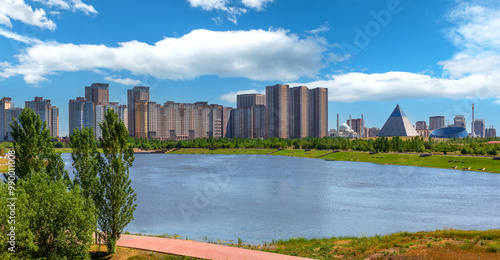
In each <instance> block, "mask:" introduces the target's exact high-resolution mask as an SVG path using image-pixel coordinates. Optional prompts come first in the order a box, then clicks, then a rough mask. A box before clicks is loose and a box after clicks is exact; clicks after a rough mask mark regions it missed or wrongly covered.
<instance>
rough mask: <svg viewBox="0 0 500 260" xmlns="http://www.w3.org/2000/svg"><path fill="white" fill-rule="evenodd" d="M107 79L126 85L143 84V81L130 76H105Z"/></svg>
mask: <svg viewBox="0 0 500 260" xmlns="http://www.w3.org/2000/svg"><path fill="white" fill-rule="evenodd" d="M104 79H105V80H108V81H111V82H115V83H118V84H122V85H125V86H137V85H142V82H141V81H140V80H135V79H130V78H124V79H122V78H119V77H118V76H108V77H105V78H104Z"/></svg>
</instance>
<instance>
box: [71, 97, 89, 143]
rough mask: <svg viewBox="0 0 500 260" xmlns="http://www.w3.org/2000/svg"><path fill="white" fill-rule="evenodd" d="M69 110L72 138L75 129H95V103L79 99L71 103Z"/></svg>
mask: <svg viewBox="0 0 500 260" xmlns="http://www.w3.org/2000/svg"><path fill="white" fill-rule="evenodd" d="M68 109H69V111H68V112H69V135H70V136H71V135H72V134H73V131H74V130H75V129H82V128H84V127H86V128H91V129H94V102H92V101H87V100H85V98H83V97H77V98H76V99H71V100H70V101H69V105H68Z"/></svg>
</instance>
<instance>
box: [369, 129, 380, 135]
mask: <svg viewBox="0 0 500 260" xmlns="http://www.w3.org/2000/svg"><path fill="white" fill-rule="evenodd" d="M379 132H380V128H378V127H371V128H370V129H368V137H375V136H378V133H379Z"/></svg>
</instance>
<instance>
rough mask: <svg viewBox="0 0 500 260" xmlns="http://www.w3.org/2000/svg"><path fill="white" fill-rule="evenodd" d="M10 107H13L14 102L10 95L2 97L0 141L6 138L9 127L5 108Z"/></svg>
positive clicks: (0, 103)
mask: <svg viewBox="0 0 500 260" xmlns="http://www.w3.org/2000/svg"><path fill="white" fill-rule="evenodd" d="M11 107H14V103H12V99H11V98H10V97H4V98H2V99H1V100H0V141H3V140H5V139H6V138H7V131H8V127H9V125H8V117H7V110H8V109H9V108H11Z"/></svg>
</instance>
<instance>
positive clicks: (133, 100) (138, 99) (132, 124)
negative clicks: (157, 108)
mask: <svg viewBox="0 0 500 260" xmlns="http://www.w3.org/2000/svg"><path fill="white" fill-rule="evenodd" d="M147 102H149V87H142V86H140V87H134V88H132V89H129V90H127V107H128V131H129V133H130V136H135V134H136V133H138V132H139V133H142V134H144V135H145V136H144V137H147V134H148V129H147V128H148V125H145V126H144V125H137V123H147V117H146V118H142V117H141V118H140V120H136V119H135V116H136V114H137V113H136V111H135V108H136V104H137V103H140V105H139V107H140V108H141V109H142V110H141V112H140V113H139V114H140V116H144V114H143V113H147V112H148V108H147ZM141 113H142V114H141ZM136 126H137V127H138V128H140V130H139V131H136Z"/></svg>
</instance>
